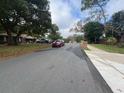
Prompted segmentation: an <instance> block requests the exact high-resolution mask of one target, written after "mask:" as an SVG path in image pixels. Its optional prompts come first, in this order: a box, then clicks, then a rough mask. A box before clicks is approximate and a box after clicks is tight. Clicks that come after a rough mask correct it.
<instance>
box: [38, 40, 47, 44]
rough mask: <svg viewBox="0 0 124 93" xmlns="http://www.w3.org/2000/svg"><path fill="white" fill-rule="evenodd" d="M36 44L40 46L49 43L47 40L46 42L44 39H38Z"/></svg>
mask: <svg viewBox="0 0 124 93" xmlns="http://www.w3.org/2000/svg"><path fill="white" fill-rule="evenodd" d="M36 43H40V44H44V43H46V44H48V43H49V40H46V39H40V40H37V41H36Z"/></svg>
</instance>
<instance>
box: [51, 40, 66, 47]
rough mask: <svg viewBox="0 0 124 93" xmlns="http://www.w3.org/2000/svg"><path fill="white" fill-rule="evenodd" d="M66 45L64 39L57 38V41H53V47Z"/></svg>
mask: <svg viewBox="0 0 124 93" xmlns="http://www.w3.org/2000/svg"><path fill="white" fill-rule="evenodd" d="M64 45H65V44H64V41H62V40H56V41H54V42H52V47H62V46H64Z"/></svg>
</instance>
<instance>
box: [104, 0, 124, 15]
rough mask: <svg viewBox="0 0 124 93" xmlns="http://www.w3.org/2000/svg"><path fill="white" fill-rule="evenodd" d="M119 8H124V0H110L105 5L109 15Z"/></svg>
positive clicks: (119, 9)
mask: <svg viewBox="0 0 124 93" xmlns="http://www.w3.org/2000/svg"><path fill="white" fill-rule="evenodd" d="M121 10H124V0H110V1H109V3H108V4H107V6H106V11H107V13H108V14H109V16H111V15H112V14H114V13H116V12H118V11H121Z"/></svg>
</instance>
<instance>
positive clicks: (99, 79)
mask: <svg viewBox="0 0 124 93" xmlns="http://www.w3.org/2000/svg"><path fill="white" fill-rule="evenodd" d="M81 50H82V53H83V55H84V58H85V60H86V61H87V64H88V67H89V70H90V71H91V74H92V76H93V78H94V80H95V81H96V82H97V85H98V86H100V87H101V88H102V90H103V91H104V93H113V91H112V89H111V88H110V86H109V85H108V84H107V83H106V81H105V80H104V78H103V77H102V75H101V74H100V73H99V71H98V70H97V69H96V67H95V66H94V64H93V63H92V61H91V60H90V58H89V57H88V56H87V54H86V53H85V51H84V50H83V49H81Z"/></svg>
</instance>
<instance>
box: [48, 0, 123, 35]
mask: <svg viewBox="0 0 124 93" xmlns="http://www.w3.org/2000/svg"><path fill="white" fill-rule="evenodd" d="M123 4H124V0H110V1H109V2H108V4H107V5H106V7H105V8H106V12H107V14H108V15H109V16H111V15H112V14H114V13H115V12H118V11H120V10H124V5H123ZM50 12H51V15H52V22H53V23H55V24H57V25H58V26H59V29H60V33H61V35H62V36H63V37H68V36H70V35H73V34H75V32H69V29H70V28H72V27H73V26H74V25H75V23H76V22H77V21H79V20H84V19H85V18H86V17H87V14H88V13H87V12H81V0H50Z"/></svg>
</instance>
